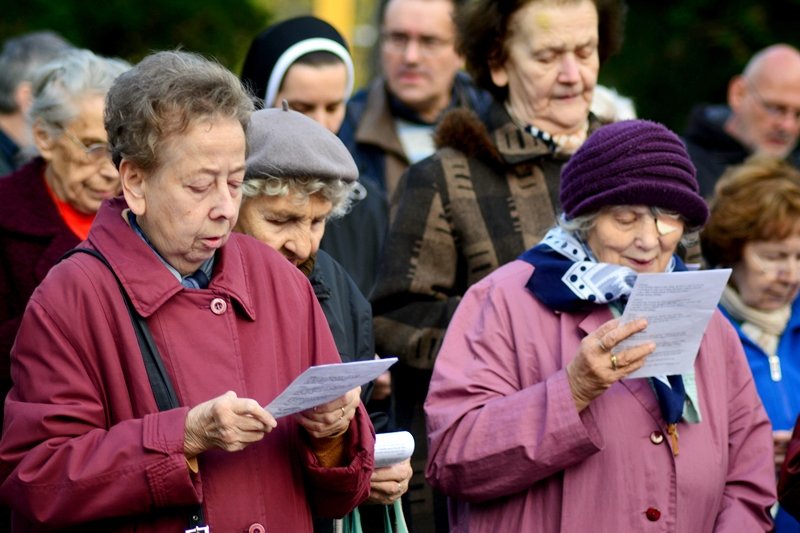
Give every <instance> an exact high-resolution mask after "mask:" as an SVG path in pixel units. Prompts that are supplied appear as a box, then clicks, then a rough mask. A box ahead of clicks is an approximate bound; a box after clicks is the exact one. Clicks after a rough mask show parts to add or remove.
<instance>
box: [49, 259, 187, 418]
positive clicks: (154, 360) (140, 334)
mask: <svg viewBox="0 0 800 533" xmlns="http://www.w3.org/2000/svg"><path fill="white" fill-rule="evenodd" d="M76 253H85V254H89V255H91V256H93V257H95V258H96V259H97V260H98V261H100V262H101V263H103V264H104V265H105V266H106V267H107V268H108V270H109V271H111V274H112V275H113V276H114V279H115V280H117V285H119V291H120V292H121V293H122V298H123V299H124V300H125V306H126V307H127V308H128V313H129V314H130V316H131V322H133V329H134V331H135V332H136V340H137V341H138V342H139V350H141V352H142V359H144V367H145V369H146V370H147V377H148V379H149V380H150V387H151V388H152V389H153V396H155V398H156V405H158V410H159V411H167V410H169V409H174V408H176V407H180V403H178V396H177V395H176V394H175V389H173V388H172V382H171V381H170V379H169V375H168V374H167V370H166V368H164V363H163V361H162V360H161V354H159V353H158V347H156V343H155V342H154V341H153V335H152V334H151V333H150V328H149V327H148V326H147V322H145V320H144V318H143V317H142V316H141V315H140V314H139V313H138V312H137V311H136V308H135V307H133V302H131V299H130V297H129V296H128V293H127V291H125V288H124V287H123V286H122V282H121V281H120V280H119V278H118V277H117V274H116V273H115V272H114V270H113V269H112V268H111V265H110V264H109V263H108V260H107V259H106V258H105V257H104V256H103V254H101V253H100V252H98V251H97V250H93V249H91V248H73V249H72V250H70V251H68V252H67V253H65V254H64V255H63V256H62V257H61V259H66V258H67V257H69V256H71V255H73V254H76Z"/></svg>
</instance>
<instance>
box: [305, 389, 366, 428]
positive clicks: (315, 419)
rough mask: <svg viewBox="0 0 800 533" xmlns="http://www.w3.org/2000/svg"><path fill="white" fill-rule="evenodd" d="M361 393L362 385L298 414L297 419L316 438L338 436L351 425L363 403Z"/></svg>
mask: <svg viewBox="0 0 800 533" xmlns="http://www.w3.org/2000/svg"><path fill="white" fill-rule="evenodd" d="M360 395H361V387H356V388H355V389H352V390H350V391H348V392H347V393H346V394H345V395H344V396H340V397H339V398H336V399H335V400H332V401H330V402H328V403H324V404H322V405H318V406H316V407H314V408H312V409H308V410H306V411H303V412H302V413H298V414H296V415H295V420H297V423H298V424H300V425H301V426H303V427H304V428H305V429H306V431H307V432H308V434H309V435H311V437H313V438H315V439H324V438H326V437H338V436H339V435H342V434H344V433H345V432H346V431H347V428H349V427H350V420H352V419H353V417H354V416H355V414H356V409H358V404H359V403H361V397H360Z"/></svg>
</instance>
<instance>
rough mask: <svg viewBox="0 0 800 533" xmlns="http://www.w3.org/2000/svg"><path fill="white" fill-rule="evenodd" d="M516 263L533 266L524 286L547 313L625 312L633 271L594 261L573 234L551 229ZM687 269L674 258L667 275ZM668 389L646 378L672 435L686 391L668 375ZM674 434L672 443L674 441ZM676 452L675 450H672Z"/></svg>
mask: <svg viewBox="0 0 800 533" xmlns="http://www.w3.org/2000/svg"><path fill="white" fill-rule="evenodd" d="M519 258H520V259H521V260H523V261H525V262H527V263H530V264H531V265H533V266H534V267H535V270H534V271H533V274H532V275H531V277H530V278H529V279H528V282H527V283H526V285H525V287H526V288H527V289H528V290H529V291H531V292H532V293H533V294H534V295H535V296H536V298H537V299H538V300H539V301H540V302H542V303H543V304H545V305H546V306H547V307H549V308H550V309H554V310H557V311H563V312H567V313H575V312H580V311H590V310H591V308H592V306H594V305H605V304H611V305H615V306H617V307H618V309H619V310H620V311H622V310H623V309H624V308H625V303H626V302H627V299H628V296H630V293H631V289H632V288H633V284H634V283H635V282H636V271H634V270H633V269H630V268H627V267H624V266H620V265H612V264H608V263H598V262H597V260H596V259H595V258H594V256H593V255H592V252H591V250H590V249H589V247H588V246H586V244H585V243H584V242H583V241H582V240H580V239H578V238H577V237H576V236H575V235H573V234H571V233H569V232H567V231H565V230H563V229H561V228H558V227H557V228H553V229H551V230H550V231H548V232H547V235H545V238H544V239H543V240H542V242H541V243H539V244H538V245H536V246H534V247H533V248H531V249H530V250H528V251H526V252H525V253H523V254H522V255H521V256H520V257H519ZM686 270H687V268H686V265H684V263H683V261H681V260H680V258H678V257H677V256H673V257H672V260H671V261H670V264H669V265H668V266H667V271H668V272H670V271H679V272H681V271H686ZM667 380H668V381H669V383H670V386H667V384H666V383H664V382H663V381H661V380H659V379H653V378H651V379H650V382H651V383H652V385H653V388H654V389H655V391H656V396H658V405H659V407H660V408H661V415H662V416H663V417H664V420H665V421H666V422H667V424H668V426H671V427H668V431H669V432H670V435H673V433H672V432H673V431H677V430H676V429H675V427H674V425H675V424H677V423H678V421H680V419H681V417H682V416H683V404H684V402H685V401H686V391H685V389H684V386H683V378H682V377H681V376H680V375H674V376H667ZM676 435H677V433H675V435H673V442H675V443H676V442H677V436H676ZM673 449H674V450H677V448H673Z"/></svg>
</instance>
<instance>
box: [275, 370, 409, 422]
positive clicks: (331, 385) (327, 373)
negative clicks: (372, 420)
mask: <svg viewBox="0 0 800 533" xmlns="http://www.w3.org/2000/svg"><path fill="white" fill-rule="evenodd" d="M396 362H397V357H387V358H386V359H375V360H372V361H353V362H350V363H336V364H332V365H318V366H312V367H310V368H307V369H306V371H305V372H303V373H302V374H300V375H299V376H297V377H296V378H295V380H294V381H292V383H291V384H290V385H289V386H288V387H286V389H285V390H284V391H283V392H282V393H280V394H279V395H278V397H277V398H275V399H274V400H272V402H270V404H269V405H267V406H266V407H264V409H266V410H267V411H269V412H270V413H272V416H274V417H275V418H280V417H282V416H286V415H291V414H294V413H299V412H300V411H305V410H306V409H311V408H312V407H314V406H317V405H321V404H323V403H326V402H329V401H331V400H335V399H336V398H338V397H339V396H342V395H343V394H344V393H345V392H347V391H349V390H350V389H353V388H355V387H358V386H359V385H363V384H364V383H367V382H369V381H372V380H373V379H375V378H377V377H378V376H380V375H381V374H383V373H384V372H385V371H386V369H388V368H389V367H390V366H392V365H393V364H395V363H396Z"/></svg>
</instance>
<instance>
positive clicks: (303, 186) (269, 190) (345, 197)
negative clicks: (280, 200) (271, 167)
mask: <svg viewBox="0 0 800 533" xmlns="http://www.w3.org/2000/svg"><path fill="white" fill-rule="evenodd" d="M365 192H366V191H364V188H363V186H362V185H361V184H359V183H358V182H346V181H344V180H328V179H326V180H321V179H317V178H309V177H298V178H275V177H265V178H253V179H249V180H245V182H244V184H243V185H242V196H244V198H245V199H247V198H256V197H258V196H288V195H290V194H291V195H294V196H295V197H296V199H297V201H298V203H300V204H304V203H306V202H308V199H309V198H310V197H311V196H312V195H314V194H320V195H321V196H322V197H323V198H325V199H326V200H329V201H330V202H331V204H332V205H333V208H332V209H331V214H330V215H329V216H328V218H339V217H342V216H344V215H345V214H347V213H348V212H349V211H350V208H351V207H352V204H353V201H354V200H357V199H359V197H362V198H363V194H365Z"/></svg>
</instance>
